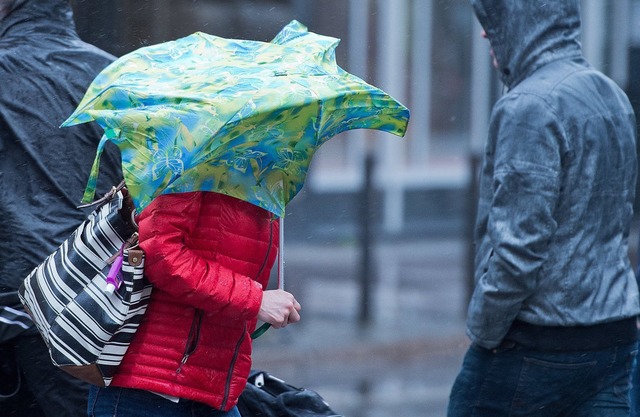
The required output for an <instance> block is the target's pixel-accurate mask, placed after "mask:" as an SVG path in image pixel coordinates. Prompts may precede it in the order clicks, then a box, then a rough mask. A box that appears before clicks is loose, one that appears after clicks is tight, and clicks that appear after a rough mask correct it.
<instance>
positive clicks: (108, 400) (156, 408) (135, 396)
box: [87, 386, 240, 417]
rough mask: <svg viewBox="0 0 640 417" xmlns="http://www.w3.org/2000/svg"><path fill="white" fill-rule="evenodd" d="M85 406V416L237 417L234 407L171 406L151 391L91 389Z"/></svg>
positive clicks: (191, 403) (188, 403)
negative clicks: (226, 409)
mask: <svg viewBox="0 0 640 417" xmlns="http://www.w3.org/2000/svg"><path fill="white" fill-rule="evenodd" d="M88 403H89V404H88V408H87V412H88V414H89V417H240V412H239V411H238V408H237V407H234V408H232V409H231V411H229V412H224V411H219V410H216V409H214V408H211V407H210V406H208V405H206V404H202V403H199V402H195V401H189V400H184V399H181V400H180V401H179V402H177V403H174V402H173V401H170V400H168V399H166V398H164V397H161V396H160V395H157V394H154V393H152V392H148V391H143V390H137V389H128V388H118V387H108V388H98V387H95V386H93V387H91V389H90V390H89V402H88Z"/></svg>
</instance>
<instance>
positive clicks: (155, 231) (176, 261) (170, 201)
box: [138, 193, 262, 319]
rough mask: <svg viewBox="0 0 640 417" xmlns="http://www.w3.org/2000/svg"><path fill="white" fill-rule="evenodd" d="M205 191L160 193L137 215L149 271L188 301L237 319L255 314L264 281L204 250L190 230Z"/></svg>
mask: <svg viewBox="0 0 640 417" xmlns="http://www.w3.org/2000/svg"><path fill="white" fill-rule="evenodd" d="M201 204H202V193H183V194H170V195H161V196H159V197H157V198H156V200H155V201H154V202H153V203H152V204H151V205H150V206H148V207H147V208H146V209H145V210H144V211H143V213H141V215H140V216H139V218H138V222H139V233H140V246H141V247H142V249H143V250H144V251H145V275H146V276H147V278H148V279H149V281H151V283H152V284H153V285H154V286H155V287H156V288H158V289H159V290H162V291H164V292H166V293H168V294H170V295H171V296H173V297H175V298H176V299H179V300H182V301H183V302H184V303H185V304H189V305H192V306H194V307H196V308H200V309H203V310H205V311H209V312H214V313H216V314H219V315H222V316H225V317H230V318H234V319H253V318H255V317H257V315H258V311H259V309H260V304H261V302H262V286H261V285H260V284H259V283H258V282H256V281H254V280H253V279H251V278H249V277H247V276H245V275H242V274H240V273H237V272H235V271H233V270H231V269H229V268H228V267H225V266H223V265H221V264H220V263H218V262H215V261H213V260H212V259H208V257H204V256H202V254H203V253H204V252H203V250H202V248H194V247H192V246H194V245H193V244H190V243H189V242H190V239H189V236H190V235H191V234H192V233H193V231H194V228H195V227H196V225H197V224H198V221H199V220H198V219H199V214H200V210H201Z"/></svg>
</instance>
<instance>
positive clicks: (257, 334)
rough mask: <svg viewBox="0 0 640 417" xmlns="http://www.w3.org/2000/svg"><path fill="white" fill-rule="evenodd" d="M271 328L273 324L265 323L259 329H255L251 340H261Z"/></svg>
mask: <svg viewBox="0 0 640 417" xmlns="http://www.w3.org/2000/svg"><path fill="white" fill-rule="evenodd" d="M269 327H271V324H269V323H263V324H262V326H260V327H258V328H257V329H255V330H254V331H253V333H251V339H257V338H259V337H260V336H262V335H263V334H265V333H266V332H267V330H269Z"/></svg>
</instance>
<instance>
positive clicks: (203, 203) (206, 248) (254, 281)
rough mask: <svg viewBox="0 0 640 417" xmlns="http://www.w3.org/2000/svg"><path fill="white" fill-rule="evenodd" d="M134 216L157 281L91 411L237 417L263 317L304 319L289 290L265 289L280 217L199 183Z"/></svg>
mask: <svg viewBox="0 0 640 417" xmlns="http://www.w3.org/2000/svg"><path fill="white" fill-rule="evenodd" d="M137 221H138V226H139V234H140V246H141V247H142V249H143V250H144V252H145V275H146V276H147V277H148V279H149V281H150V282H151V283H152V284H153V285H154V289H153V293H152V295H151V301H150V304H149V307H148V309H147V312H146V315H145V319H144V321H143V323H142V324H141V326H140V328H139V329H138V331H137V333H136V335H135V338H134V340H133V342H132V343H131V345H130V346H129V348H128V350H127V353H126V355H125V356H124V359H123V361H122V363H121V365H120V367H119V368H118V372H117V374H116V375H115V377H114V378H113V382H112V383H111V385H110V386H109V387H107V388H99V387H92V388H91V391H90V395H89V405H88V411H89V416H93V417H107V416H114V415H117V416H119V417H127V416H136V417H144V416H153V417H162V416H172V417H179V416H189V417H192V416H208V417H222V416H224V417H227V416H229V417H239V416H240V414H239V412H238V410H237V407H236V403H237V401H238V397H239V396H240V394H241V393H242V391H243V389H244V387H245V384H246V380H247V377H248V375H249V372H250V370H251V332H252V331H253V330H254V329H255V327H256V323H257V321H258V320H260V321H264V322H266V323H270V324H271V325H272V326H273V327H274V328H281V327H284V326H286V325H287V324H289V323H295V322H297V321H298V320H300V314H299V311H300V304H299V303H298V302H297V301H296V299H295V298H294V296H293V295H291V294H290V293H288V292H285V291H283V290H267V291H265V288H266V287H267V283H268V280H269V276H270V270H271V267H272V266H273V263H274V261H275V259H276V257H277V251H278V229H279V222H278V219H277V218H276V217H275V216H274V215H272V214H271V213H269V212H268V211H266V210H264V209H262V208H259V207H257V206H255V205H252V204H250V203H247V202H244V201H241V200H238V199H236V198H233V197H229V196H226V195H223V194H218V193H213V192H200V191H198V192H187V193H179V194H166V195H160V196H159V197H157V198H156V199H155V200H154V201H153V202H152V203H151V204H150V205H149V206H148V207H146V208H145V209H144V210H143V211H142V213H140V214H139V216H138V217H137Z"/></svg>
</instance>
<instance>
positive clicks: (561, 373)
mask: <svg viewBox="0 0 640 417" xmlns="http://www.w3.org/2000/svg"><path fill="white" fill-rule="evenodd" d="M471 3H472V6H473V8H474V11H475V13H476V16H477V18H478V20H479V21H480V23H481V25H482V27H483V29H484V36H485V37H486V38H487V39H488V41H489V42H490V45H491V49H492V55H493V57H494V66H496V68H497V69H498V71H499V73H500V77H501V80H502V82H503V83H504V85H505V87H506V89H507V92H506V94H504V95H503V96H502V97H501V98H500V99H499V100H498V101H497V103H496V104H495V106H494V108H493V111H492V115H491V120H490V125H489V131H488V136H487V143H486V148H485V154H484V162H483V167H482V171H481V177H480V197H479V203H478V217H477V220H476V238H475V239H476V258H475V284H476V285H475V289H474V292H473V295H472V297H471V301H470V304H469V310H468V318H467V334H468V336H469V337H470V339H471V341H472V345H471V347H470V348H469V350H468V352H467V354H466V356H465V359H464V362H463V365H462V369H461V371H460V373H459V375H458V378H457V379H456V382H455V383H454V386H453V388H452V392H451V397H450V404H449V416H450V417H458V416H470V415H473V416H491V417H498V416H528V417H532V416H604V415H606V416H609V417H612V416H613V417H615V416H623V415H628V413H629V405H628V398H627V397H628V395H627V393H628V386H629V364H630V363H631V359H632V357H633V355H635V350H636V343H635V342H636V316H637V315H638V313H639V312H640V305H639V300H638V286H637V283H636V280H635V278H634V273H633V270H632V267H631V265H630V261H629V258H628V234H629V228H630V223H631V219H632V212H633V209H632V206H633V201H634V197H635V195H634V193H635V182H636V170H637V162H636V122H635V116H634V113H633V110H632V108H631V105H630V103H629V100H628V99H627V97H626V95H625V94H624V93H623V91H622V90H621V89H620V88H619V87H618V86H617V85H616V84H615V83H614V82H613V81H612V80H610V79H609V78H607V77H606V76H605V75H603V74H602V73H601V72H599V71H597V70H596V69H595V68H594V67H593V66H591V65H590V64H589V63H588V62H587V61H586V60H585V58H584V56H583V54H582V51H581V44H580V40H579V39H580V7H579V0H527V1H514V0H471Z"/></svg>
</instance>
